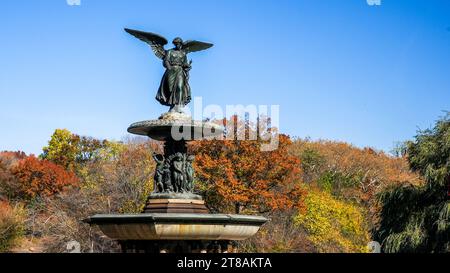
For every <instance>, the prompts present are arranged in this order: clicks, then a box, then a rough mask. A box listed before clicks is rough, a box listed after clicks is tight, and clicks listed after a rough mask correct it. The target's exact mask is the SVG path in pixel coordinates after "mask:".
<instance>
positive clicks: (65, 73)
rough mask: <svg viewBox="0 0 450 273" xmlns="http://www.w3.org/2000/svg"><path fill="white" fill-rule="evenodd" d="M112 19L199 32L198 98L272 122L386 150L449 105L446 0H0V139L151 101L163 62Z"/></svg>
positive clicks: (1, 142) (121, 129)
mask: <svg viewBox="0 0 450 273" xmlns="http://www.w3.org/2000/svg"><path fill="white" fill-rule="evenodd" d="M124 27H129V28H136V29H142V30H146V31H152V32H156V33H160V34H163V35H164V36H166V37H167V38H169V39H170V40H171V39H172V38H174V37H175V36H181V37H183V38H186V39H198V40H205V41H210V42H213V43H214V44H215V47H214V48H212V49H211V50H209V51H205V52H201V53H195V55H192V58H193V60H194V68H193V71H192V73H191V74H192V76H191V79H192V80H191V87H192V90H193V94H194V95H195V96H202V97H203V99H204V103H205V104H210V103H211V104H219V105H222V106H225V105H227V104H244V105H246V104H268V105H270V104H279V105H280V111H281V113H280V114H281V121H280V126H281V131H282V132H285V133H288V134H290V135H291V136H298V137H307V136H309V137H311V138H312V139H319V138H321V139H331V140H342V141H346V142H349V143H352V144H354V145H357V146H360V147H363V146H371V147H374V148H377V149H383V150H386V151H389V150H390V149H391V148H392V147H393V144H394V142H396V141H403V140H407V139H411V138H412V137H413V136H414V135H415V132H416V130H417V128H427V127H429V126H431V125H432V124H433V122H434V121H435V120H436V119H437V118H438V117H439V116H440V115H442V114H443V113H442V111H443V110H450V1H448V0H442V1H438V0H436V1H432V0H417V1H414V0H382V2H381V6H369V5H368V4H367V3H366V0H309V1H308V0H304V1H300V0H295V1H282V0H281V1H261V0H244V1H242V0H235V1H232V0H226V1H225V0H223V1H200V0H196V1H176V0H171V1H147V0H145V1H144V0H141V1H138V0H134V1H130V0H127V1H125V0H109V1H106V0H81V6H69V5H67V3H66V0H40V1H37V0H3V1H1V3H0V35H1V42H0V99H1V104H0V150H23V151H25V152H28V153H35V154H39V153H40V152H41V148H42V146H44V145H46V143H47V141H48V139H49V137H50V135H51V134H52V132H53V131H54V130H55V129H56V128H67V129H69V130H71V131H72V132H75V133H78V134H81V135H90V136H94V137H98V138H108V139H116V140H119V139H121V138H122V137H124V136H126V135H127V133H126V128H127V127H128V125H130V124H131V123H132V122H135V121H140V120H145V119H152V118H156V117H158V116H159V114H160V113H162V112H163V111H165V110H166V109H165V107H163V106H160V105H158V103H157V102H156V101H155V100H154V96H155V93H156V91H157V88H158V84H159V81H160V79H161V76H162V74H163V68H162V66H161V63H160V62H158V60H157V59H156V57H154V56H153V55H152V53H151V52H150V51H149V48H148V47H146V46H145V45H144V44H143V43H141V42H140V41H138V40H136V39H134V38H133V37H131V36H129V35H128V34H126V33H125V32H124V31H123V28H124Z"/></svg>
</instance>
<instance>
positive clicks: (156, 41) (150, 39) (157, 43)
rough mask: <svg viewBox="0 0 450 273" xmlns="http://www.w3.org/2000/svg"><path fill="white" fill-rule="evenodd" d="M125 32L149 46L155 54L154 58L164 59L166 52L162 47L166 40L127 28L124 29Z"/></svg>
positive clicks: (156, 35) (149, 33)
mask: <svg viewBox="0 0 450 273" xmlns="http://www.w3.org/2000/svg"><path fill="white" fill-rule="evenodd" d="M125 31H126V32H128V33H129V34H131V35H133V36H134V37H136V38H138V39H139V40H141V41H143V42H146V43H147V44H149V45H150V46H151V48H152V50H153V53H155V55H156V57H158V58H160V59H164V57H165V56H166V50H165V49H164V46H165V45H167V39H166V38H164V37H162V36H160V35H158V34H155V33H151V32H144V31H139V30H133V29H128V28H126V29H125Z"/></svg>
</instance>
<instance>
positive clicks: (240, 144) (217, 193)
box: [192, 135, 304, 213]
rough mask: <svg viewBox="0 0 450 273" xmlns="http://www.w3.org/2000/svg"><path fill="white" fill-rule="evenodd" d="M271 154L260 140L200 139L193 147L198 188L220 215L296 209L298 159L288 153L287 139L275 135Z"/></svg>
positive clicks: (299, 191)
mask: <svg viewBox="0 0 450 273" xmlns="http://www.w3.org/2000/svg"><path fill="white" fill-rule="evenodd" d="M278 137H279V146H278V148H277V149H275V150H273V151H263V150H262V149H261V145H262V143H263V142H262V140H261V139H257V140H237V139H234V140H204V141H198V142H196V143H194V144H193V147H192V148H193V151H194V153H195V154H196V161H195V170H196V178H197V186H198V189H199V190H200V191H201V192H202V193H204V195H205V196H206V199H207V204H209V205H210V206H212V209H213V210H216V211H220V212H233V210H234V212H235V213H241V211H243V210H244V211H245V210H248V211H249V212H255V211H256V212H259V213H262V212H269V211H272V210H280V209H289V208H300V207H301V206H302V200H301V197H302V195H303V194H304V190H303V188H302V187H301V184H300V183H299V180H298V178H299V174H300V160H299V159H298V158H297V157H295V156H292V155H291V154H289V152H288V147H289V145H291V140H290V139H289V137H288V136H286V135H278Z"/></svg>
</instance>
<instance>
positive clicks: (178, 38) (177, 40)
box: [172, 37, 183, 50]
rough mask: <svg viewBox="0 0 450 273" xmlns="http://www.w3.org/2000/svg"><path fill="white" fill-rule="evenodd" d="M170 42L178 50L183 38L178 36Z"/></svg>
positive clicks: (181, 45)
mask: <svg viewBox="0 0 450 273" xmlns="http://www.w3.org/2000/svg"><path fill="white" fill-rule="evenodd" d="M172 43H173V45H174V46H175V48H176V49H178V50H180V49H181V48H182V47H183V39H181V38H180V37H177V38H175V39H173V41H172Z"/></svg>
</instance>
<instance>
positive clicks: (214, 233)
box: [86, 213, 267, 241]
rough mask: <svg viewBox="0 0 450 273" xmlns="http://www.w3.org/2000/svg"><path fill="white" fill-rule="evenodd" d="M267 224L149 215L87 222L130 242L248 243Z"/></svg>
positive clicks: (239, 218) (242, 218)
mask: <svg viewBox="0 0 450 273" xmlns="http://www.w3.org/2000/svg"><path fill="white" fill-rule="evenodd" d="M266 221H267V219H266V218H264V217H261V216H246V215H230V214H188V213H148V214H123V215H95V216H92V217H90V218H88V219H87V220H86V222H88V223H90V224H92V225H98V226H99V227H100V229H101V230H102V232H103V233H105V235H107V236H108V237H110V238H113V239H117V240H121V241H130V240H235V241H239V240H245V239H247V238H249V237H251V236H253V235H254V234H256V232H258V230H259V228H260V227H261V226H262V225H263V224H264V223H265V222H266Z"/></svg>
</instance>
